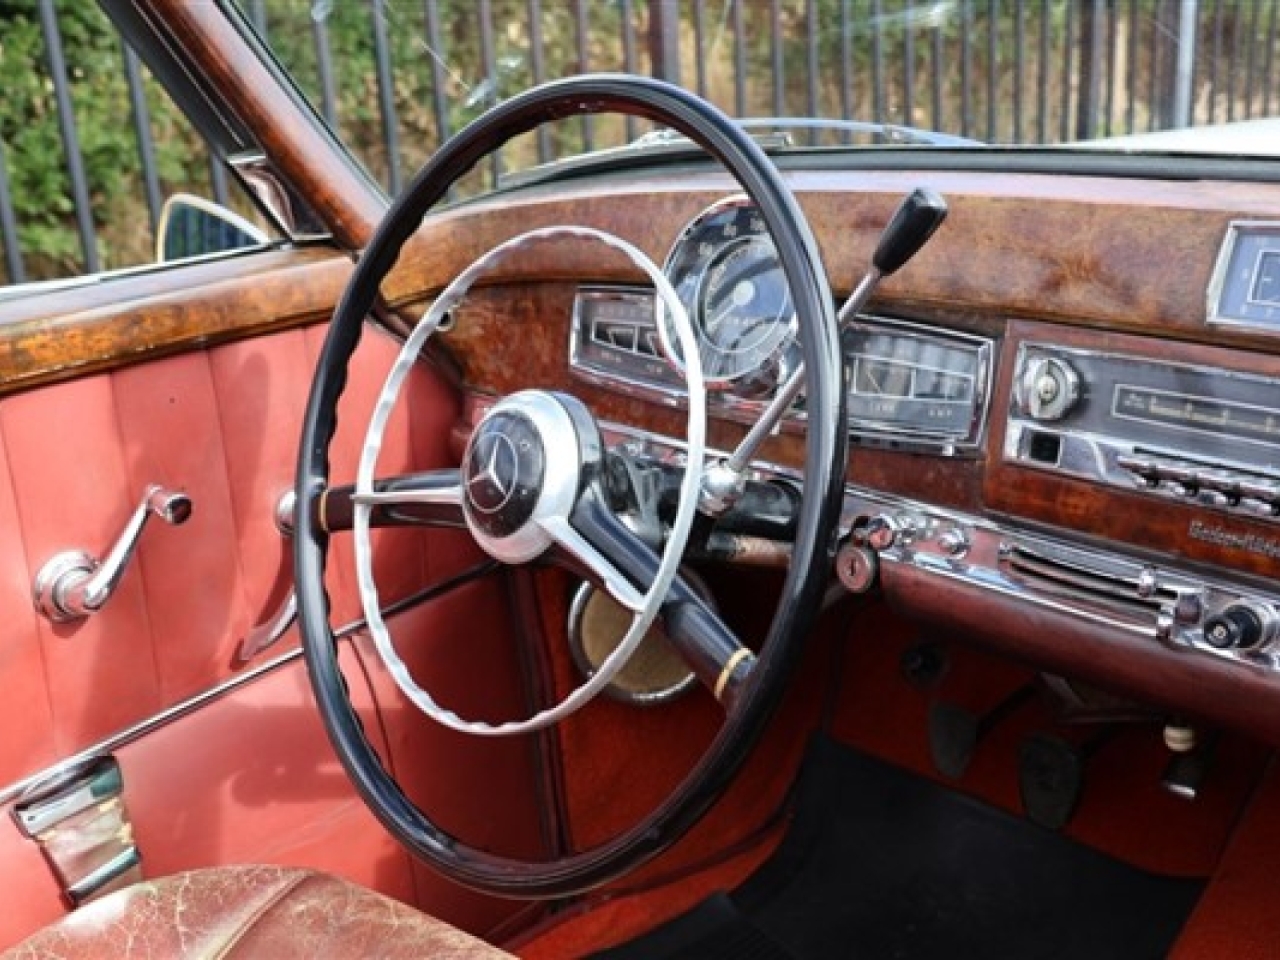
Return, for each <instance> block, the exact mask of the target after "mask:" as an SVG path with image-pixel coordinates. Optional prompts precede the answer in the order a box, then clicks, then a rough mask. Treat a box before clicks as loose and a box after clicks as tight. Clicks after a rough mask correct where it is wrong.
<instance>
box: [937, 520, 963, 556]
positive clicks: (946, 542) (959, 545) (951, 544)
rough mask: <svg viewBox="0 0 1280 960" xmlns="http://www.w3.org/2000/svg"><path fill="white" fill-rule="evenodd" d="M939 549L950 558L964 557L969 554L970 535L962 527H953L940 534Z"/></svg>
mask: <svg viewBox="0 0 1280 960" xmlns="http://www.w3.org/2000/svg"><path fill="white" fill-rule="evenodd" d="M938 547H939V548H940V549H941V550H942V552H943V553H945V554H946V555H947V556H949V557H963V556H964V555H965V554H966V553H968V552H969V535H968V534H967V533H965V532H964V530H963V529H962V528H961V527H952V528H951V529H950V530H947V531H945V532H944V533H942V534H939V536H938Z"/></svg>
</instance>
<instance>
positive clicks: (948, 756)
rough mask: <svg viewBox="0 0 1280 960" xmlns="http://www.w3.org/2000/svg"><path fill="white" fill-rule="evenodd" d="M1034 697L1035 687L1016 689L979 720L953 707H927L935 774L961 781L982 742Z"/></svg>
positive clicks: (978, 717) (959, 708)
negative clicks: (1006, 718)
mask: <svg viewBox="0 0 1280 960" xmlns="http://www.w3.org/2000/svg"><path fill="white" fill-rule="evenodd" d="M1034 695H1035V687H1032V686H1025V687H1019V688H1018V689H1017V690H1015V691H1014V692H1013V693H1011V694H1009V696H1007V697H1005V698H1004V699H1003V700H1001V701H1000V702H999V703H998V704H996V705H995V706H994V707H993V708H992V709H990V710H988V711H987V712H986V713H984V714H982V715H981V716H979V715H978V714H976V713H973V712H971V711H969V710H966V709H964V707H960V706H957V705H956V704H954V703H945V702H941V701H939V702H936V703H933V704H930V706H929V752H930V754H931V755H932V757H933V765H934V766H935V767H937V768H938V772H939V773H941V774H942V775H943V776H944V777H950V778H951V779H952V780H959V779H960V778H961V777H963V776H964V773H965V771H966V770H968V769H969V763H970V761H972V760H973V752H974V751H975V750H976V749H977V748H978V744H979V743H981V742H982V738H983V737H985V736H986V735H987V734H988V733H990V732H991V730H992V729H993V728H994V727H995V725H996V724H998V723H999V722H1000V721H1001V720H1003V719H1004V718H1005V717H1007V716H1009V715H1010V714H1011V713H1013V712H1014V711H1015V710H1017V709H1018V707H1020V706H1022V705H1023V704H1024V703H1026V702H1027V701H1028V700H1030V699H1031V697H1032V696H1034Z"/></svg>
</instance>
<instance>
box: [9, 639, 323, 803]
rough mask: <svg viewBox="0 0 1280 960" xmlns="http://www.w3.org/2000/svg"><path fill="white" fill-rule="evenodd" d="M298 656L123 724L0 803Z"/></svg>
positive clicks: (22, 783)
mask: <svg viewBox="0 0 1280 960" xmlns="http://www.w3.org/2000/svg"><path fill="white" fill-rule="evenodd" d="M344 639H345V637H344ZM301 656H302V649H301V648H298V649H297V650H290V651H289V652H288V653H285V654H282V655H281V656H279V657H276V658H275V659H274V660H269V661H267V662H266V663H264V664H262V665H261V666H258V667H255V668H254V669H252V670H248V671H246V672H244V673H241V674H237V675H236V676H234V677H229V678H228V679H226V680H224V681H223V682H222V683H220V684H218V685H217V686H213V687H210V688H209V689H208V690H205V691H203V692H201V693H197V694H196V695H195V696H193V697H189V698H187V699H186V700H183V701H182V702H180V703H176V704H174V705H173V706H172V707H169V708H168V709H166V710H161V711H160V712H159V713H157V714H155V715H153V716H150V717H147V718H146V719H145V720H139V721H138V722H137V723H135V724H134V725H133V726H131V727H126V728H125V729H123V730H121V731H120V732H118V733H114V734H112V735H110V736H108V737H105V738H104V739H102V740H99V741H98V742H97V743H95V744H93V745H91V746H88V747H86V748H85V749H83V750H81V751H80V752H78V753H76V754H74V755H73V756H71V757H68V758H67V759H66V760H61V761H59V762H58V763H55V764H54V765H53V766H51V767H47V768H45V769H44V770H39V771H37V772H36V773H33V774H31V775H30V776H28V777H24V778H23V779H21V780H19V781H17V782H16V783H11V784H9V785H8V786H7V787H4V788H0V805H2V804H6V803H9V802H10V801H12V800H15V799H17V798H18V797H19V796H21V795H22V794H23V792H25V791H26V790H27V789H28V788H30V787H33V786H35V785H36V784H38V783H40V782H41V781H44V780H48V779H50V778H51V777H55V776H59V775H61V774H64V773H66V772H67V771H68V770H70V769H71V768H73V767H76V766H78V765H79V764H82V763H85V762H86V761H88V760H92V759H93V758H94V757H97V756H101V755H103V754H108V753H113V752H115V751H116V750H118V749H120V748H121V747H123V746H125V745H126V744H130V743H132V742H133V741H135V740H138V739H140V738H141V737H143V736H146V735H147V734H148V733H151V732H152V731H153V730H157V729H159V728H160V727H163V726H167V725H168V724H170V723H172V722H173V721H174V720H178V719H181V718H182V717H185V716H186V715H187V714H189V713H192V712H193V711H195V710H198V709H199V708H200V707H203V706H204V705H205V704H208V703H212V702H213V701H214V700H218V699H220V698H221V697H223V696H225V695H226V694H228V693H230V692H231V691H233V690H236V689H238V688H239V687H242V686H244V685H245V684H247V683H251V682H252V681H254V680H257V679H258V678H259V677H261V676H263V675H264V674H266V673H269V672H271V671H273V670H275V669H277V668H278V667H282V666H284V665H285V664H287V663H291V662H292V661H294V660H297V659H298V658H299V657H301Z"/></svg>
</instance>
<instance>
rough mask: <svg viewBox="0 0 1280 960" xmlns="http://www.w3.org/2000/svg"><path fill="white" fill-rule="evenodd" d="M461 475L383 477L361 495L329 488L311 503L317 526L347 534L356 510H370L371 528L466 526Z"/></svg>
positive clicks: (446, 472) (432, 472)
mask: <svg viewBox="0 0 1280 960" xmlns="http://www.w3.org/2000/svg"><path fill="white" fill-rule="evenodd" d="M462 498H463V489H462V475H461V473H460V471H458V470H457V469H456V468H452V469H447V470H430V471H427V472H425V473H408V474H403V475H401V476H397V477H382V478H379V479H377V480H375V481H374V482H373V485H372V489H371V490H369V491H367V492H364V493H361V492H359V491H358V490H357V489H356V487H355V485H354V484H346V485H343V486H337V487H328V488H326V489H325V490H323V491H321V493H320V494H319V496H317V497H316V498H315V499H314V500H313V501H312V504H313V505H312V514H313V516H314V518H315V522H316V524H317V525H318V526H319V527H320V528H321V529H322V530H326V531H328V532H329V533H337V532H339V531H343V530H350V529H351V526H352V523H353V522H354V514H355V507H356V506H357V505H364V506H367V507H369V526H371V527H454V528H462V527H465V526H466V518H465V517H464V516H463V514H462Z"/></svg>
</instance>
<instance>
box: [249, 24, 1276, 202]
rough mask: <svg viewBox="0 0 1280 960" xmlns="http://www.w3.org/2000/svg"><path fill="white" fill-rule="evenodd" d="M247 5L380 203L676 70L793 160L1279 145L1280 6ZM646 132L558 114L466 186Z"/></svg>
mask: <svg viewBox="0 0 1280 960" xmlns="http://www.w3.org/2000/svg"><path fill="white" fill-rule="evenodd" d="M241 2H242V5H243V10H244V13H245V15H246V16H247V17H248V19H249V20H250V21H251V22H252V23H253V24H254V25H255V26H256V27H257V28H258V30H259V32H260V33H261V34H262V35H263V36H265V37H266V38H267V40H268V43H269V45H270V46H271V48H272V49H273V50H274V51H275V53H276V54H277V56H278V57H279V59H280V60H281V61H282V63H283V64H284V65H285V66H286V68H287V69H288V70H289V71H290V72H291V73H292V74H293V76H294V78H295V80H296V82H297V83H298V84H299V86H300V87H301V88H302V89H303V91H304V92H305V93H306V94H307V95H308V96H309V97H310V98H311V100H312V102H313V103H314V105H315V107H316V109H317V111H318V112H319V113H321V114H322V115H323V116H324V117H325V118H326V119H327V120H328V121H329V122H330V123H331V124H332V125H333V126H334V127H335V128H336V129H337V130H338V131H339V133H340V135H341V136H342V137H343V138H344V139H345V140H346V142H347V143H348V144H349V146H350V147H351V148H352V149H353V150H354V152H355V153H356V154H357V155H358V156H360V157H361V158H362V159H363V160H364V161H365V162H366V163H367V164H368V166H369V167H370V169H371V170H372V171H373V172H374V174H375V175H377V176H378V177H380V178H381V180H382V181H383V183H384V184H385V185H386V186H387V187H388V188H389V189H391V190H392V191H393V192H395V191H397V190H398V189H399V187H400V185H401V183H402V182H403V179H404V178H405V177H407V176H408V174H409V173H411V171H412V170H413V169H415V168H416V167H417V166H418V165H419V164H420V163H421V162H422V161H423V160H424V159H425V158H426V157H427V156H428V155H429V154H430V152H431V151H432V150H433V149H434V148H435V147H436V146H437V145H438V144H439V143H440V142H441V141H442V139H443V138H445V137H447V136H448V135H449V134H450V133H451V132H453V131H456V130H457V129H459V128H460V127H461V126H462V125H463V124H465V123H466V122H468V121H469V120H471V119H473V118H474V117H476V116H478V115H479V114H480V113H481V112H482V111H483V110H484V109H485V108H486V107H488V106H490V105H491V104H493V103H495V102H497V101H498V100H501V99H503V98H506V97H509V96H512V95H513V94H515V93H517V92H519V91H520V90H523V89H525V88H527V87H529V86H531V85H533V84H536V83H538V82H540V81H543V80H548V79H552V78H556V77H563V76H568V75H572V74H577V73H582V72H588V71H623V72H628V73H638V74H645V75H648V76H656V77H661V78H664V79H668V80H671V81H673V82H675V83H679V84H681V85H682V86H685V87H687V88H689V89H691V90H693V91H696V92H697V93H699V94H701V95H703V96H705V97H707V98H708V99H710V100H712V101H713V102H714V103H716V104H717V105H718V106H720V107H721V108H722V109H724V110H726V111H727V112H728V113H730V114H731V115H733V116H735V117H740V118H791V120H792V121H794V120H802V121H805V123H806V124H808V125H798V124H796V123H794V122H792V123H790V124H787V125H786V132H785V138H783V137H775V138H774V141H773V142H775V143H777V144H782V143H785V144H789V145H792V146H795V147H797V148H804V147H812V146H843V145H849V144H852V145H871V146H874V145H877V144H894V145H901V144H908V145H913V146H918V147H920V148H921V149H930V148H931V147H932V146H938V145H941V146H947V147H949V148H950V147H954V146H955V145H956V144H957V142H961V143H963V142H968V141H971V142H972V146H973V147H974V148H975V149H977V148H979V147H980V146H981V145H983V144H986V145H1001V146H1019V147H1037V148H1040V147H1045V146H1054V147H1059V148H1060V147H1063V146H1088V147H1089V148H1091V149H1094V148H1096V149H1103V150H1116V151H1124V152H1136V151H1159V152H1171V151H1172V152H1189V153H1218V154H1221V153H1231V154H1241V155H1245V154H1275V153H1276V152H1277V151H1280V120H1278V119H1274V118H1273V117H1274V116H1275V115H1277V114H1280V91H1277V88H1276V77H1275V73H1276V59H1277V57H1276V49H1277V45H1278V43H1280V38H1278V37H1277V34H1278V32H1280V31H1278V25H1277V17H1278V15H1280V0H358V2H356V0H311V2H308V3H304V2H299V0H241ZM814 118H820V119H823V120H826V121H836V122H835V123H832V124H830V125H822V124H818V125H813V124H812V122H811V121H812V120H813V119H814ZM1269 118H1270V119H1269ZM762 126H766V127H767V126H775V127H776V126H779V125H778V124H773V123H766V124H762ZM908 128H909V129H908ZM645 132H646V127H645V125H644V124H643V123H641V122H638V121H634V120H623V119H618V118H590V119H577V120H575V121H572V122H565V123H562V124H560V125H559V126H556V127H552V128H548V129H545V130H543V131H540V132H539V133H538V134H536V135H533V136H531V137H529V138H528V139H527V142H523V143H517V144H513V145H512V146H511V147H509V148H508V149H507V150H506V151H505V153H504V156H503V157H501V158H499V159H497V160H495V161H494V162H493V164H492V165H491V166H490V167H489V169H488V170H487V171H482V172H481V173H480V174H479V175H478V176H480V177H481V179H484V178H485V177H487V178H488V179H490V180H492V178H493V177H494V176H495V175H501V174H503V173H505V172H509V171H511V170H512V169H518V168H522V167H528V166H532V165H536V164H542V163H547V162H551V161H555V160H558V159H562V158H565V157H571V156H574V155H576V154H581V153H584V152H590V151H598V150H601V149H605V148H616V147H619V146H621V145H623V144H627V143H630V142H632V141H634V140H635V139H636V138H637V137H640V136H642V135H643V134H644V133H645Z"/></svg>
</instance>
